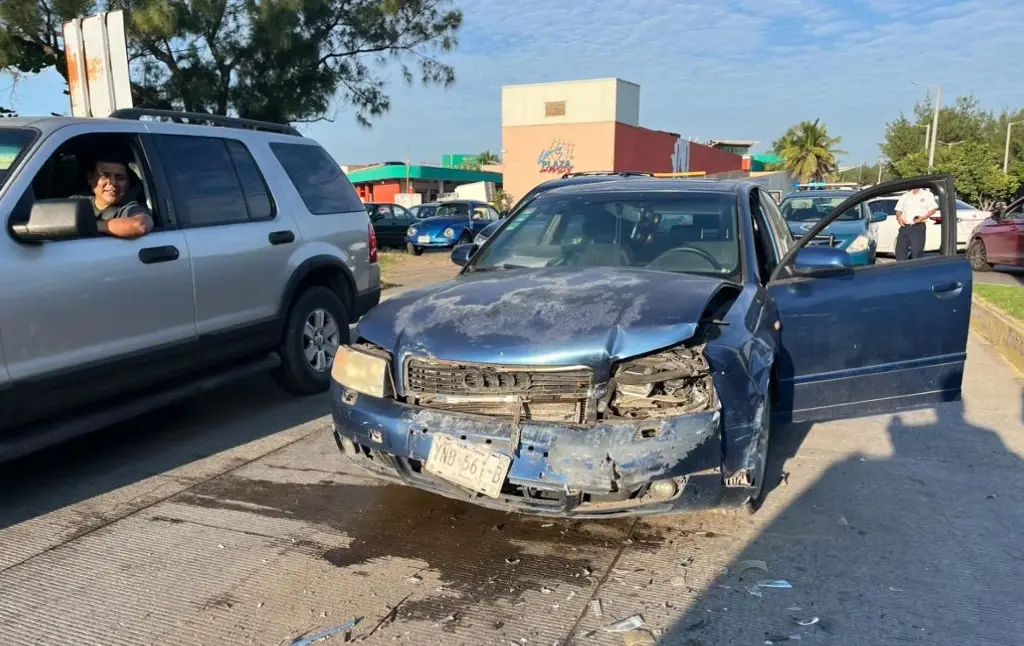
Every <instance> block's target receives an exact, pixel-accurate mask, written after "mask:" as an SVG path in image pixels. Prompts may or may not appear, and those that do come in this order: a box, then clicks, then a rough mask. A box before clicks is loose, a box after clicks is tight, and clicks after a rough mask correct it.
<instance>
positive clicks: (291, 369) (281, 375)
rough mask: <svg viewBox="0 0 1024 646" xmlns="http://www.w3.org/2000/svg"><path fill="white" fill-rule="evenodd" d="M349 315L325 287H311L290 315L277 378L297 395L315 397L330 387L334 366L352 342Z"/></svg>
mask: <svg viewBox="0 0 1024 646" xmlns="http://www.w3.org/2000/svg"><path fill="white" fill-rule="evenodd" d="M348 321H349V319H348V311H347V310H346V308H345V304H344V303H343V302H342V301H341V299H340V298H339V297H338V295H337V294H335V293H334V292H333V291H331V290H329V289H327V288H326V287H310V288H309V289H307V290H306V291H304V292H302V295H301V296H299V298H298V299H296V301H295V304H294V305H292V308H291V311H290V312H289V313H288V321H287V323H286V325H285V331H284V338H283V339H281V347H280V353H281V366H280V367H279V368H278V369H277V373H276V377H277V379H278V381H279V382H280V383H281V385H282V386H284V388H285V389H286V390H288V391H289V392H291V393H293V394H296V395H313V394H316V393H322V392H324V391H326V390H327V389H328V388H329V387H330V385H331V364H332V363H333V362H334V355H335V353H337V351H338V348H339V347H340V346H342V345H347V344H348V342H349V328H348Z"/></svg>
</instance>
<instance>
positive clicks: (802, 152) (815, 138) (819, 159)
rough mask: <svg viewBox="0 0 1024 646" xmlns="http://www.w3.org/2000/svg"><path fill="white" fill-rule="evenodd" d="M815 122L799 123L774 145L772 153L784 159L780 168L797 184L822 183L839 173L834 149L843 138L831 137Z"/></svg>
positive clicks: (817, 120)
mask: <svg viewBox="0 0 1024 646" xmlns="http://www.w3.org/2000/svg"><path fill="white" fill-rule="evenodd" d="M819 121H820V120H819V119H815V120H814V121H801V122H800V123H798V124H797V125H795V126H793V127H792V128H790V129H789V130H787V131H786V134H784V135H782V138H781V139H779V140H778V141H776V142H775V145H774V148H775V152H776V153H777V154H778V155H779V156H781V157H782V158H783V160H785V161H783V163H782V167H783V168H784V169H786V170H788V171H789V172H790V173H791V174H792V176H793V178H794V179H796V180H798V181H800V182H823V181H826V180H828V179H830V178H831V177H832V176H834V175H835V174H836V173H838V172H839V160H838V159H837V156H838V155H843V154H845V151H842V150H839V149H838V148H836V146H838V145H839V142H840V141H842V137H830V136H829V135H828V128H826V127H825V126H824V125H823V124H821V123H819Z"/></svg>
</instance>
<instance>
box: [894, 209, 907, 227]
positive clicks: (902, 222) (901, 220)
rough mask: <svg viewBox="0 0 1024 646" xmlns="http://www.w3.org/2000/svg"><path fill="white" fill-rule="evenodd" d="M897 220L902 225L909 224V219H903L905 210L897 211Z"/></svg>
mask: <svg viewBox="0 0 1024 646" xmlns="http://www.w3.org/2000/svg"><path fill="white" fill-rule="evenodd" d="M896 221H897V222H899V223H900V226H901V227H905V226H907V221H906V220H904V219H903V211H896Z"/></svg>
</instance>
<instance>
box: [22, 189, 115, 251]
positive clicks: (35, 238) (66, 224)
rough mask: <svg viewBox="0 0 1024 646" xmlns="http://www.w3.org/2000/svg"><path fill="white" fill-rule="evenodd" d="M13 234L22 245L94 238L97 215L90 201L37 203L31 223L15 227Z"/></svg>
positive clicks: (70, 199) (55, 200) (29, 219)
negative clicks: (23, 243)
mask: <svg viewBox="0 0 1024 646" xmlns="http://www.w3.org/2000/svg"><path fill="white" fill-rule="evenodd" d="M11 233H12V234H13V235H14V237H15V238H17V239H18V240H20V241H21V242H51V241H57V240H71V239H74V238H84V237H89V236H94V235H96V234H97V233H98V229H97V228H96V213H95V211H93V208H92V202H91V200H89V198H60V199H52V200H36V201H34V202H33V203H32V206H31V208H30V210H29V214H28V221H26V222H23V223H19V224H12V225H11Z"/></svg>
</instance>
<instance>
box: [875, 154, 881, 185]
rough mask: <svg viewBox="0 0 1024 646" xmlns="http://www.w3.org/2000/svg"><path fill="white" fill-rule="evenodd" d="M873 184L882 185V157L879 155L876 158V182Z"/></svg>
mask: <svg viewBox="0 0 1024 646" xmlns="http://www.w3.org/2000/svg"><path fill="white" fill-rule="evenodd" d="M875 183H876V184H881V183H882V156H881V155H879V156H878V181H877V182H875Z"/></svg>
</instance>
